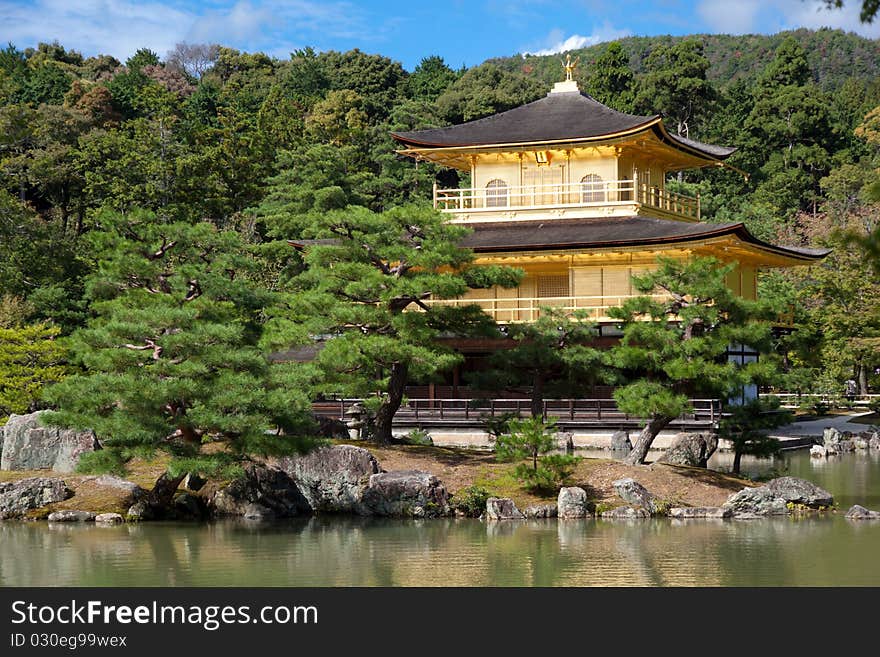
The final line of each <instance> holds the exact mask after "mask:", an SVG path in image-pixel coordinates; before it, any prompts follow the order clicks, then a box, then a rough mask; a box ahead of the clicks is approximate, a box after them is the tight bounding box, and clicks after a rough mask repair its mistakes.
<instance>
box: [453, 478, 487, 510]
mask: <svg viewBox="0 0 880 657" xmlns="http://www.w3.org/2000/svg"><path fill="white" fill-rule="evenodd" d="M490 497H492V493H491V492H490V491H489V490H487V489H486V488H484V487H483V486H478V485H477V484H473V485H471V486H468V487H466V488H462V489H461V490H460V491H458V492H457V493H455V495H453V496H452V504H453V506H454V507H455V508H456V509H457V510H459V511H461V512H462V513H464V514H465V515H466V516H468V517H471V518H476V517H478V516H480V515H481V514H482V513H483V511H485V509H486V500H488V499H489V498H490Z"/></svg>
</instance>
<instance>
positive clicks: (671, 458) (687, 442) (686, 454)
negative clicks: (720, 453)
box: [657, 433, 718, 468]
mask: <svg viewBox="0 0 880 657" xmlns="http://www.w3.org/2000/svg"><path fill="white" fill-rule="evenodd" d="M716 449H718V436H716V435H715V434H713V433H680V434H677V435H676V436H675V438H674V440H673V442H672V444H671V445H670V446H669V448H668V449H667V450H666V451H665V452H663V454H662V455H661V456H660V458H658V459H657V463H671V464H673V465H690V466H695V467H698V468H705V467H706V465H707V464H708V462H709V457H711V456H712V454H714V453H715V450H716Z"/></svg>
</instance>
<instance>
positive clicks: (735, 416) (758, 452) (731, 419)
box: [718, 399, 792, 474]
mask: <svg viewBox="0 0 880 657" xmlns="http://www.w3.org/2000/svg"><path fill="white" fill-rule="evenodd" d="M778 406H779V404H778V402H777V404H776V407H775V408H774V407H771V406H769V405H768V404H766V403H764V402H763V401H761V400H758V399H754V400H752V401H750V402H748V403H746V404H742V405H738V406H732V407H731V408H730V409H729V411H730V414H729V415H728V416H727V417H725V418H724V419H723V420H721V423H720V425H719V427H718V434H719V435H720V436H721V437H722V438H725V439H727V440H729V441H730V442H731V443H732V444H733V467H732V468H731V472H733V474H739V472H740V464H741V463H742V457H743V455H744V454H749V455H751V456H756V457H759V458H766V457H768V456H775V455H776V454H778V453H779V450H780V448H781V447H782V444H781V443H780V442H779V440H778V439H777V438H773V437H772V436H768V435H767V431H768V430H770V429H775V428H776V427H781V426H783V425H784V424H788V423H789V422H791V421H792V415H791V413H788V412H776V411H777V409H778Z"/></svg>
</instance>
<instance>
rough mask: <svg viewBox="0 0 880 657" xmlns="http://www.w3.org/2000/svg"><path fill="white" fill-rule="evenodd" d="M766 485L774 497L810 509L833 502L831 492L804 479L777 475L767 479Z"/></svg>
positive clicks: (829, 504)
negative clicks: (774, 477) (769, 479)
mask: <svg viewBox="0 0 880 657" xmlns="http://www.w3.org/2000/svg"><path fill="white" fill-rule="evenodd" d="M766 486H767V488H769V489H770V491H771V492H772V493H773V494H774V495H776V497H780V498H782V499H783V500H785V501H786V502H791V503H792V504H802V505H804V506H808V507H810V508H812V509H817V508H819V507H820V506H831V505H833V504H834V497H833V496H832V495H831V493H829V492H828V491H827V490H825V489H824V488H820V487H819V486H817V485H816V484H814V483H812V482H810V481H807V480H806V479H798V478H797V477H778V478H777V479H772V480H771V481H768V482H767V484H766Z"/></svg>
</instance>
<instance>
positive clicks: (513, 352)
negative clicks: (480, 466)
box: [471, 308, 608, 417]
mask: <svg viewBox="0 0 880 657" xmlns="http://www.w3.org/2000/svg"><path fill="white" fill-rule="evenodd" d="M595 334H596V331H595V327H594V325H593V324H592V323H590V322H589V321H587V320H586V317H585V316H584V315H582V314H580V313H577V312H575V313H570V312H566V311H564V310H561V309H558V308H542V309H541V316H540V317H539V318H538V319H537V320H536V321H534V322H530V323H525V324H511V325H509V326H508V327H507V337H508V339H509V340H510V342H511V345H512V346H511V347H510V348H509V349H499V350H498V351H496V352H495V353H494V354H493V355H492V356H491V357H490V358H489V369H488V370H486V371H483V372H478V373H475V375H474V376H473V378H472V380H471V384H472V385H473V386H474V387H475V388H477V389H481V390H493V391H497V390H514V389H516V390H525V391H527V393H528V394H529V396H530V397H531V412H532V416H533V417H541V416H542V412H543V403H542V402H543V400H544V399H546V398H550V397H558V396H564V397H570V396H575V395H578V394H581V393H580V391H581V390H583V389H584V388H588V387H589V386H591V385H593V384H595V383H596V382H597V381H598V380H600V379H603V378H607V376H608V375H607V373H606V372H604V371H603V370H602V368H601V361H602V352H600V351H599V350H597V349H594V348H592V347H589V346H587V344H589V343H590V342H591V341H592V340H593V339H594V338H595Z"/></svg>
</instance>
